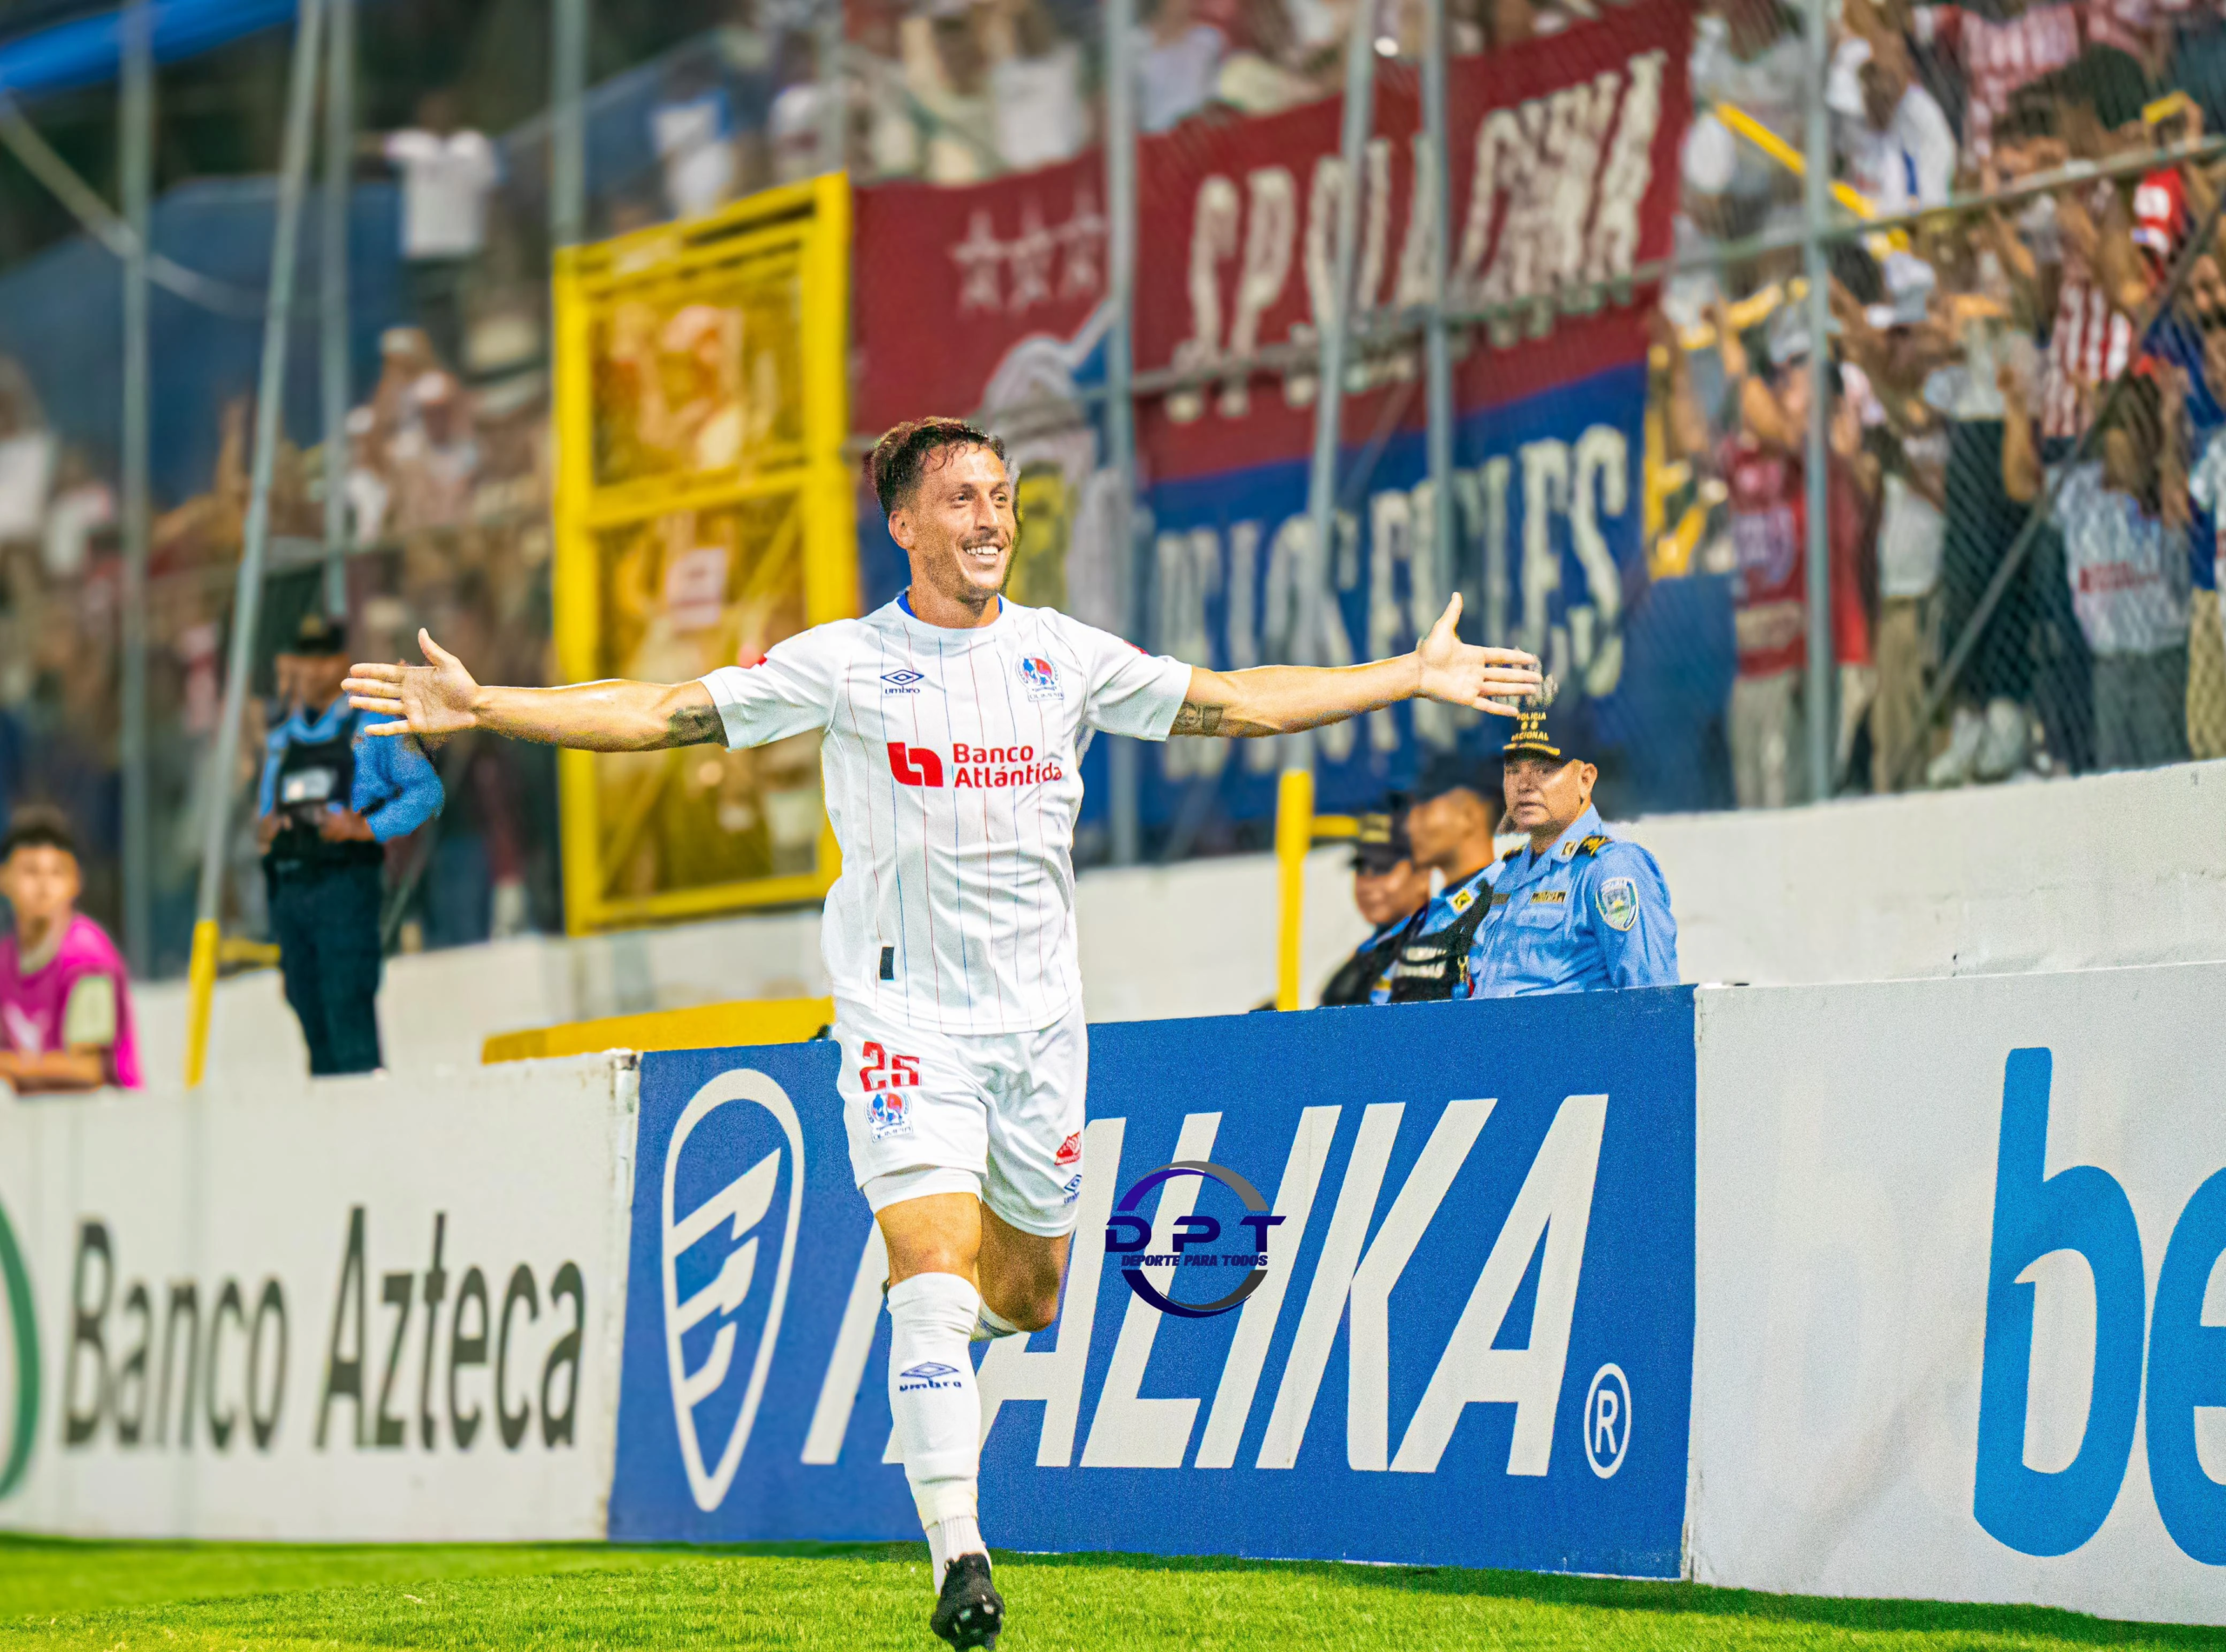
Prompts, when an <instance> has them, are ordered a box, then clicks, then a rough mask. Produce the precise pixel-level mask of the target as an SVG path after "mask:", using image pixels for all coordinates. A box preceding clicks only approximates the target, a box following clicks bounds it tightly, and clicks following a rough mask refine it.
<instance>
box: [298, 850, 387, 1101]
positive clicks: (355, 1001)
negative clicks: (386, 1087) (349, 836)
mask: <svg viewBox="0 0 2226 1652" xmlns="http://www.w3.org/2000/svg"><path fill="white" fill-rule="evenodd" d="M382 893H383V868H382V867H381V866H380V865H379V864H378V863H376V862H372V863H340V864H337V865H323V866H320V865H314V864H310V865H303V864H298V863H287V864H278V865H274V866H273V867H272V868H271V869H270V932H271V935H272V936H273V938H275V939H276V940H277V943H278V969H279V972H280V973H281V974H282V975H283V976H284V977H285V981H286V1002H287V1003H290V1004H291V1005H292V1006H293V1007H294V1014H295V1016H297V1018H299V1020H300V1022H301V1023H302V1037H303V1040H304V1041H305V1042H307V1043H308V1044H309V1047H310V1073H311V1074H312V1075H315V1076H325V1075H328V1074H332V1073H368V1072H370V1071H371V1070H372V1069H375V1068H377V1067H378V1066H379V1065H380V1064H381V1063H380V1059H379V1018H378V990H379V966H380V950H379V903H380V899H381V896H382Z"/></svg>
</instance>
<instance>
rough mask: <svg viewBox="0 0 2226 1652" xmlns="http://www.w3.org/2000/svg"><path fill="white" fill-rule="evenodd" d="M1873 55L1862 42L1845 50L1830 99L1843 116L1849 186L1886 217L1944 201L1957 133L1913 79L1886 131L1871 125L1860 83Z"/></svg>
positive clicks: (1950, 185) (1834, 75)
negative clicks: (1865, 65)
mask: <svg viewBox="0 0 2226 1652" xmlns="http://www.w3.org/2000/svg"><path fill="white" fill-rule="evenodd" d="M1869 55H1870V54H1869V46H1868V45H1867V44H1866V43H1864V42H1863V41H1862V40H1860V39H1855V40H1849V41H1848V42H1847V43H1845V44H1844V45H1843V46H1842V47H1841V48H1840V52H1839V57H1838V60H1837V61H1836V62H1835V63H1834V64H1833V66H1832V82H1831V90H1830V92H1829V94H1828V96H1827V101H1828V102H1829V103H1830V104H1831V105H1832V110H1833V112H1834V113H1835V114H1836V115H1837V116H1838V117H1839V120H1838V122H1837V124H1838V127H1839V147H1840V154H1841V157H1843V159H1844V161H1845V162H1846V176H1847V183H1848V186H1849V188H1850V189H1853V190H1856V192H1857V193H1859V194H1861V195H1863V196H1865V197H1869V201H1870V203H1871V204H1872V205H1873V206H1875V207H1876V208H1877V209H1878V210H1879V211H1880V212H1882V213H1895V212H1906V211H1909V210H1912V209H1914V208H1916V207H1920V206H1931V205H1933V204H1935V203H1937V202H1941V201H1945V200H1946V199H1947V198H1948V196H1949V191H1950V190H1952V189H1953V187H1954V185H1955V182H1956V129H1955V128H1954V127H1952V126H1950V125H1949V123H1948V117H1947V116H1946V114H1944V113H1943V111H1942V110H1941V107H1940V104H1939V103H1938V101H1937V100H1936V99H1935V98H1934V97H1933V96H1932V94H1931V93H1930V92H1929V91H1927V90H1925V89H1924V88H1923V86H1921V85H1919V84H1918V83H1916V81H1914V80H1912V81H1911V82H1910V83H1909V90H1906V91H1904V92H1903V94H1902V101H1901V102H1900V103H1898V104H1896V106H1895V109H1894V112H1893V115H1892V116H1891V117H1889V119H1888V121H1887V123H1886V125H1885V126H1884V128H1883V130H1882V129H1881V128H1878V127H1876V126H1873V125H1872V124H1871V123H1870V117H1869V111H1868V110H1866V109H1865V108H1864V106H1863V84H1862V80H1861V78H1860V76H1861V69H1862V64H1863V62H1864V61H1866V60H1867V59H1868V58H1869Z"/></svg>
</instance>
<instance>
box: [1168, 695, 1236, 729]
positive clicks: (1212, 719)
mask: <svg viewBox="0 0 2226 1652" xmlns="http://www.w3.org/2000/svg"><path fill="white" fill-rule="evenodd" d="M1221 713H1222V709H1221V707H1219V706H1217V705H1192V704H1190V703H1188V702H1185V703H1184V704H1183V707H1182V709H1180V710H1178V711H1176V714H1175V726H1174V727H1173V728H1171V729H1169V730H1168V731H1167V732H1168V733H1169V734H1170V735H1178V734H1196V735H1212V734H1219V733H1220V732H1221Z"/></svg>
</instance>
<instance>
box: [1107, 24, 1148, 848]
mask: <svg viewBox="0 0 2226 1652" xmlns="http://www.w3.org/2000/svg"><path fill="white" fill-rule="evenodd" d="M1104 14H1105V207H1106V216H1107V218H1108V220H1109V223H1108V226H1107V240H1108V245H1107V248H1106V253H1107V259H1106V262H1107V266H1108V267H1107V270H1106V278H1107V281H1108V283H1110V288H1111V291H1110V295H1109V297H1110V302H1111V303H1112V305H1113V325H1112V328H1111V330H1110V331H1109V332H1108V333H1107V334H1106V336H1105V464H1106V468H1107V469H1108V470H1110V471H1111V472H1112V473H1113V476H1114V480H1115V488H1114V493H1113V502H1112V503H1113V512H1112V516H1113V520H1112V523H1111V525H1110V531H1111V543H1112V545H1113V547H1114V549H1115V553H1116V567H1118V568H1119V569H1120V570H1123V574H1124V576H1125V578H1124V581H1123V594H1124V596H1125V597H1126V599H1127V606H1128V623H1127V625H1126V627H1125V628H1124V629H1126V630H1127V631H1128V633H1129V635H1130V636H1132V637H1134V636H1140V635H1142V633H1143V617H1144V600H1143V597H1144V558H1143V556H1140V555H1138V554H1137V549H1136V403H1135V401H1134V400H1133V399H1132V398H1133V393H1134V392H1133V385H1134V382H1135V378H1136V359H1135V349H1136V335H1135V325H1134V323H1135V319H1136V63H1135V54H1136V0H1104ZM1106 762H1107V764H1108V766H1109V771H1110V773H1109V778H1110V780H1111V782H1112V785H1111V798H1110V803H1111V810H1110V812H1111V815H1112V823H1113V860H1114V863H1115V864H1116V865H1120V866H1133V865H1134V864H1135V863H1136V859H1137V857H1138V856H1139V855H1140V853H1141V852H1142V849H1143V830H1142V826H1141V822H1140V816H1141V812H1142V801H1143V797H1142V794H1143V754H1142V752H1141V751H1140V750H1139V749H1137V746H1136V742H1135V741H1133V740H1116V741H1114V742H1113V743H1112V749H1111V751H1110V754H1109V756H1107V759H1106Z"/></svg>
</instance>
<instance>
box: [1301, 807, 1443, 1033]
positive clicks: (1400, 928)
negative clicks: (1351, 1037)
mask: <svg viewBox="0 0 2226 1652" xmlns="http://www.w3.org/2000/svg"><path fill="white" fill-rule="evenodd" d="M1429 900H1430V873H1429V871H1428V870H1427V869H1424V868H1423V867H1419V866H1416V864H1415V862H1414V852H1413V850H1412V849H1411V848H1410V846H1409V844H1408V842H1407V800H1406V798H1405V797H1403V796H1401V795H1400V794H1399V793H1397V792H1393V793H1392V794H1391V796H1390V797H1388V798H1386V799H1385V800H1384V804H1383V808H1382V809H1378V810H1377V811H1376V812H1375V813H1374V814H1370V815H1363V816H1361V817H1360V829H1359V831H1358V832H1357V833H1356V834H1355V836H1354V839H1353V904H1354V905H1355V906H1356V907H1358V908H1359V909H1360V915H1361V916H1363V918H1366V919H1367V920H1368V921H1369V923H1371V924H1373V925H1374V926H1375V932H1374V933H1373V934H1371V935H1370V936H1369V937H1368V939H1367V940H1365V941H1363V942H1362V943H1360V945H1359V946H1358V947H1356V949H1354V951H1353V956H1351V957H1350V958H1347V959H1346V960H1345V961H1344V963H1343V964H1342V965H1340V966H1339V968H1338V969H1337V973H1336V975H1334V976H1330V984H1329V985H1328V986H1326V987H1324V988H1323V989H1322V1004H1323V1008H1324V1009H1331V1008H1335V1007H1337V1006H1339V1005H1350V1004H1364V1003H1367V1002H1368V995H1369V994H1370V992H1371V991H1373V990H1374V989H1375V988H1376V984H1377V983H1379V982H1381V981H1382V980H1383V978H1384V976H1385V975H1386V974H1387V973H1388V972H1389V971H1390V968H1391V959H1392V956H1393V954H1394V953H1395V952H1396V950H1397V949H1398V945H1399V938H1400V936H1403V935H1404V934H1405V933H1406V932H1407V926H1408V924H1409V923H1410V922H1411V921H1412V920H1413V918H1414V916H1415V914H1416V913H1417V912H1419V911H1421V910H1422V909H1423V906H1424V905H1425V904H1427V903H1428V902H1429Z"/></svg>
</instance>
